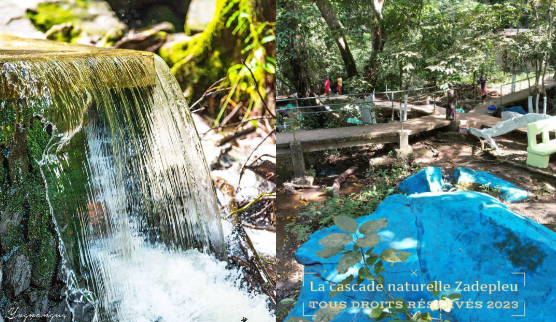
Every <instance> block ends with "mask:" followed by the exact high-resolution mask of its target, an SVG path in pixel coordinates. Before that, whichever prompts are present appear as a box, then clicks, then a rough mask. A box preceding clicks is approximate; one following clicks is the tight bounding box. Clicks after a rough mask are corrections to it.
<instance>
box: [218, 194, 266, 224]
mask: <svg viewBox="0 0 556 322" xmlns="http://www.w3.org/2000/svg"><path fill="white" fill-rule="evenodd" d="M262 197H276V194H275V193H261V194H260V195H258V196H257V197H256V198H255V199H253V200H251V202H250V203H248V204H247V205H246V206H244V207H241V208H239V209H236V210H234V211H232V212H231V213H230V214H229V215H228V216H227V217H225V218H224V219H228V218H230V217H231V216H232V215H234V214H237V213H240V212H243V211H245V210H247V209H249V208H250V207H251V206H253V205H254V204H256V203H257V202H258V201H259V199H261V198H262Z"/></svg>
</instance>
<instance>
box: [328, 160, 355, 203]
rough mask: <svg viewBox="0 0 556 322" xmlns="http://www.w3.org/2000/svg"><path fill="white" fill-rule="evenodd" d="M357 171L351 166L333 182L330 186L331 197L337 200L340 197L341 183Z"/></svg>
mask: <svg viewBox="0 0 556 322" xmlns="http://www.w3.org/2000/svg"><path fill="white" fill-rule="evenodd" d="M356 170H357V166H353V167H351V168H349V169H347V170H346V171H345V172H344V173H342V174H341V175H340V176H339V177H338V178H336V180H334V184H333V185H332V196H333V197H334V198H337V197H339V196H340V187H341V186H342V183H344V181H346V178H347V177H349V176H350V175H352V174H353V173H354V172H355V171H356Z"/></svg>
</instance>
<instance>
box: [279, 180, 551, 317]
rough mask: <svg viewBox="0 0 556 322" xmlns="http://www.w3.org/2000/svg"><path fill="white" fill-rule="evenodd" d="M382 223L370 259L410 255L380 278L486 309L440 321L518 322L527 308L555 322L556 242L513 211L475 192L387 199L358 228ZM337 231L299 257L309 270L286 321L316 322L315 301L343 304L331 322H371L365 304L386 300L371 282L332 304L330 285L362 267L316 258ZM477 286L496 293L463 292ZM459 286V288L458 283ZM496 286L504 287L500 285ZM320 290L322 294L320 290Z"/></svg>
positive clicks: (407, 294) (426, 295)
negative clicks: (343, 268) (437, 286)
mask: <svg viewBox="0 0 556 322" xmlns="http://www.w3.org/2000/svg"><path fill="white" fill-rule="evenodd" d="M379 218H386V219H387V220H388V226H387V227H385V228H383V229H381V230H379V231H378V235H380V236H381V242H380V243H379V244H378V245H377V246H376V247H375V248H374V249H373V253H376V254H381V253H382V252H383V251H384V250H385V249H388V248H395V249H397V250H401V251H406V252H409V253H411V256H409V258H408V259H407V260H406V261H404V262H402V263H396V265H394V266H393V267H390V265H384V269H385V270H386V271H385V272H383V273H382V275H383V276H384V278H385V281H386V283H385V285H386V287H388V285H396V286H397V287H399V285H402V284H405V283H408V285H416V286H418V287H419V285H425V286H426V285H428V284H429V283H431V282H433V281H437V282H442V284H443V285H444V287H446V285H449V290H448V291H445V292H442V294H451V293H459V294H461V295H462V298H461V300H459V301H456V302H459V303H467V301H470V300H471V301H472V302H471V303H472V306H473V305H475V304H476V303H478V302H479V301H481V302H482V303H481V304H482V307H481V308H479V307H477V306H475V307H474V308H473V309H466V306H465V304H463V306H462V307H461V308H458V307H457V306H455V307H454V308H453V309H452V310H451V312H442V319H444V320H449V321H514V320H515V321H519V320H518V319H519V318H517V317H512V316H511V315H523V314H524V310H525V307H524V303H527V310H526V314H527V321H554V320H556V302H555V301H553V299H554V298H555V296H556V291H555V288H554V282H553V276H555V274H556V235H555V234H554V233H553V232H552V231H550V230H549V229H547V228H545V227H543V226H542V225H540V224H538V223H536V222H534V221H533V220H531V219H528V218H525V217H523V216H520V215H518V214H516V213H514V212H512V211H511V210H509V209H508V208H507V207H506V206H505V205H504V204H502V203H501V202H500V201H498V200H497V199H496V198H493V197H491V196H489V195H486V194H482V193H478V192H473V191H459V192H427V193H421V194H413V195H410V196H404V195H400V194H396V195H392V196H389V197H388V198H386V199H385V200H384V201H383V202H382V203H381V204H380V205H379V206H378V207H377V209H376V211H375V212H374V213H373V214H371V215H368V216H365V217H361V218H358V219H357V222H358V224H359V225H361V224H363V223H365V222H367V221H369V220H377V219H379ZM340 232H341V231H340V230H339V228H338V227H337V226H333V227H330V228H325V229H321V230H319V231H317V232H315V233H313V234H312V235H311V236H310V237H309V240H308V241H307V242H306V243H305V244H303V245H302V246H301V248H299V250H298V251H297V253H296V259H297V260H298V261H299V262H300V263H301V264H303V265H305V271H304V282H303V287H302V289H301V292H300V295H299V298H298V300H297V303H296V305H295V307H294V308H293V310H292V311H291V312H290V315H289V316H288V318H286V321H290V322H293V321H297V320H296V319H292V318H293V317H304V318H305V319H308V320H309V321H311V320H312V318H311V316H312V315H314V314H315V313H316V311H317V308H311V303H310V302H311V301H319V302H320V301H322V302H336V303H338V302H345V304H346V306H347V307H348V308H349V309H346V310H344V311H342V312H341V313H340V314H339V315H338V316H337V317H336V318H334V319H333V320H332V321H334V322H347V321H367V320H369V313H370V310H369V309H362V308H361V305H362V302H363V301H366V302H367V303H368V302H371V303H372V302H373V301H386V300H387V299H388V297H387V296H386V295H385V294H384V292H382V291H376V290H372V289H371V287H372V286H373V282H369V281H364V282H362V284H361V285H364V286H366V287H367V288H369V290H367V291H365V292H353V291H350V292H343V293H341V294H340V295H338V296H336V297H334V298H330V297H329V293H330V289H329V287H330V286H332V285H334V284H333V283H335V284H337V283H339V282H340V281H342V280H343V279H344V278H346V276H348V274H354V275H356V276H357V275H358V269H359V268H361V267H363V264H362V263H360V264H357V265H356V267H355V269H351V270H350V271H348V273H347V274H343V275H339V274H338V273H337V272H336V266H337V265H338V262H339V259H340V257H341V256H342V254H339V255H336V256H333V257H330V258H328V259H323V258H320V257H319V256H317V255H316V252H318V251H320V250H322V249H323V248H324V246H322V245H320V244H319V243H318V241H319V240H321V239H322V238H323V237H325V236H327V235H329V234H332V233H340ZM350 247H351V245H348V246H346V248H347V249H350ZM385 264H388V263H385ZM525 278H526V285H525ZM476 281H478V284H477V285H478V286H480V287H483V285H485V286H486V287H487V288H491V287H494V288H496V289H497V290H494V291H492V294H489V291H488V290H486V291H480V290H479V291H473V289H472V288H471V289H470V290H468V291H464V287H465V285H469V286H470V287H472V286H473V285H474V284H475V282H476ZM460 282H461V283H462V284H458V283H460ZM498 283H500V284H501V286H497V285H498ZM351 285H354V283H351ZM458 285H459V286H458ZM502 285H510V286H511V285H513V286H514V287H515V289H517V291H515V292H514V291H505V292H504V291H501V290H502V287H503V286H502ZM320 287H322V288H323V289H324V291H319V289H320ZM375 287H376V286H375ZM390 293H391V294H392V296H393V297H394V298H396V297H403V298H404V299H405V300H406V301H410V302H414V303H418V301H420V300H424V301H425V302H429V301H433V300H434V299H435V297H434V296H433V295H432V294H431V293H430V292H428V291H427V290H426V289H424V290H415V291H398V290H390ZM489 301H492V302H493V303H496V302H501V303H504V302H510V303H512V302H516V303H517V304H516V308H510V309H489V308H488V305H489ZM493 305H494V304H493ZM512 305H513V304H512ZM409 311H410V312H411V313H414V312H416V311H421V312H428V313H430V314H431V316H432V318H435V319H438V318H439V311H431V310H430V309H429V308H428V306H427V304H426V303H425V308H423V309H415V308H413V309H409ZM400 317H401V316H400ZM402 319H404V320H406V319H405V318H403V317H402Z"/></svg>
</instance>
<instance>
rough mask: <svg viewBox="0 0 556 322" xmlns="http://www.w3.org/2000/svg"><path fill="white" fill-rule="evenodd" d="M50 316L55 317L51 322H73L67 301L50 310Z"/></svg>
mask: <svg viewBox="0 0 556 322" xmlns="http://www.w3.org/2000/svg"><path fill="white" fill-rule="evenodd" d="M50 314H51V315H53V318H52V320H50V322H68V321H72V319H71V311H70V309H69V307H68V305H67V303H66V301H60V302H58V303H57V304H56V305H55V306H54V307H53V308H52V309H51V310H50ZM0 322H1V321H0Z"/></svg>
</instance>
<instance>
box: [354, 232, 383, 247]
mask: <svg viewBox="0 0 556 322" xmlns="http://www.w3.org/2000/svg"><path fill="white" fill-rule="evenodd" d="M379 242H380V236H379V235H368V236H365V237H364V238H359V239H357V240H356V241H355V243H356V244H357V246H359V247H363V248H367V247H375V246H376V245H378V243H379Z"/></svg>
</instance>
